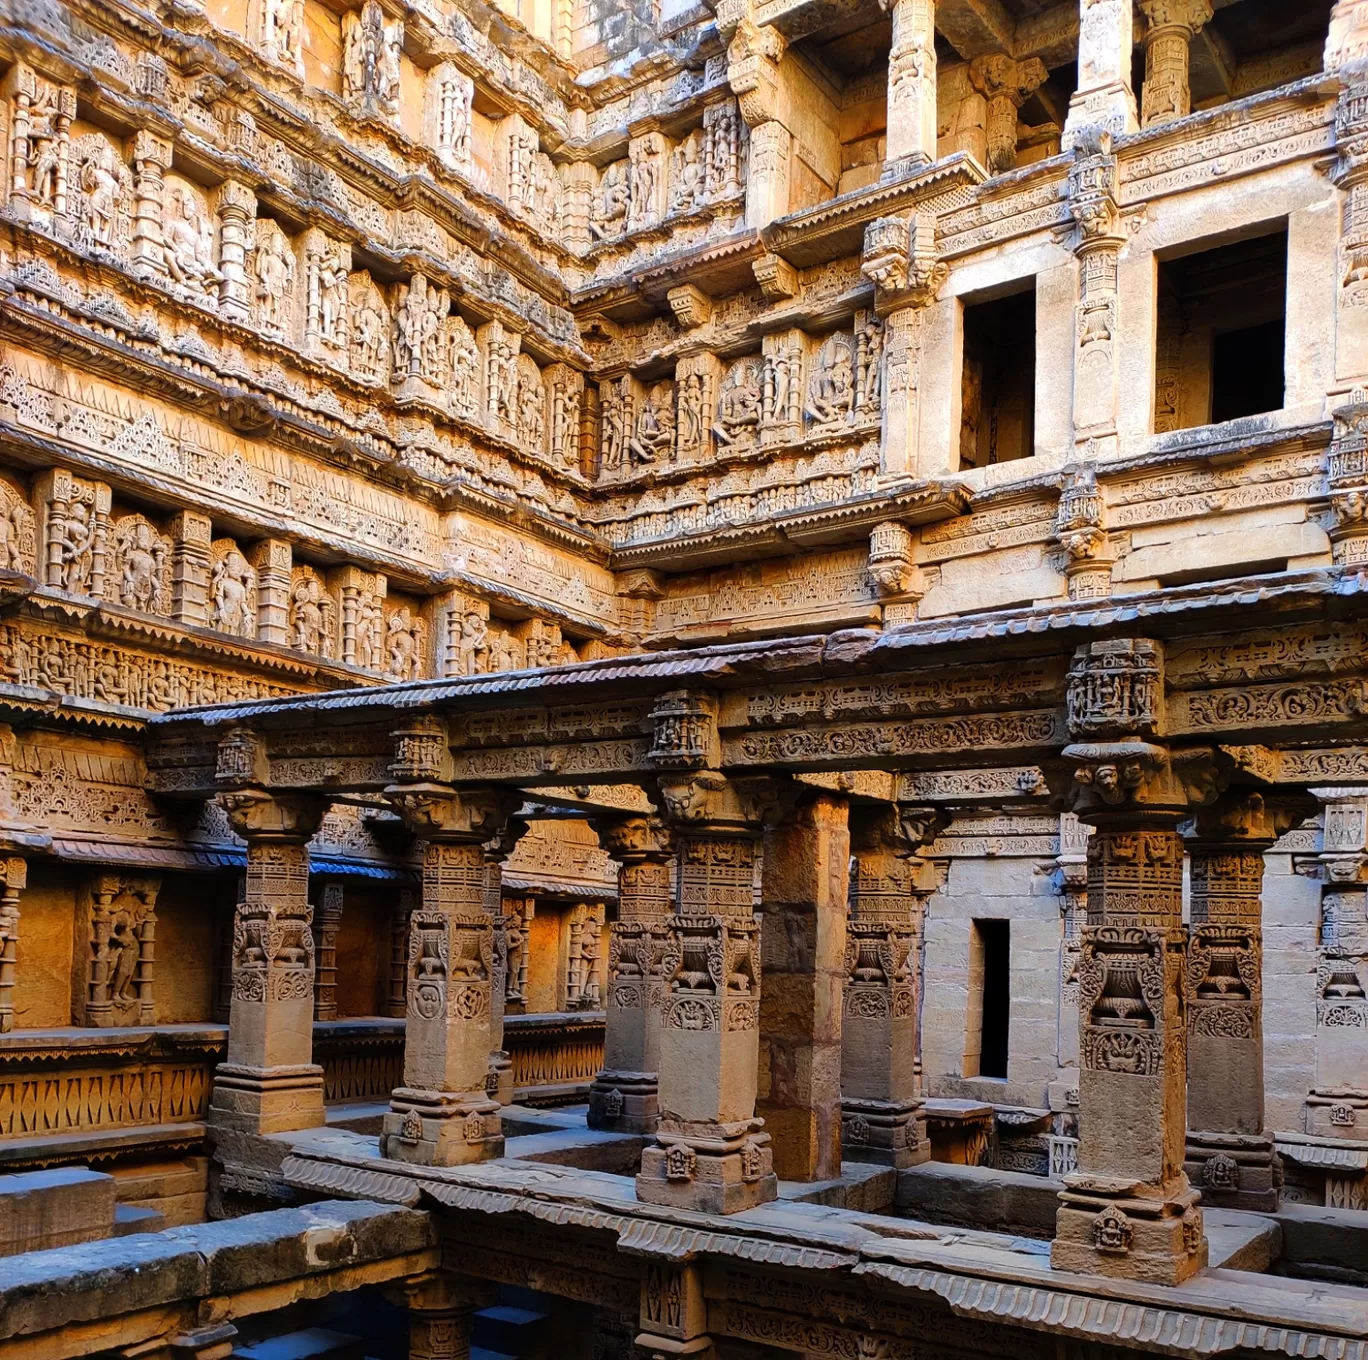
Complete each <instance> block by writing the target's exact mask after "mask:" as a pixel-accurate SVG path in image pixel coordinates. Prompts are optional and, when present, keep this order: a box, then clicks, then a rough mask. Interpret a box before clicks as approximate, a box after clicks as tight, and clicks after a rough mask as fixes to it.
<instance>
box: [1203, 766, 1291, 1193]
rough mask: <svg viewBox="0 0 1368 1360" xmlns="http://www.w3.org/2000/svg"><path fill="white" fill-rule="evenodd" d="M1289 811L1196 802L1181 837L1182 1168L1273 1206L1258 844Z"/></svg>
mask: <svg viewBox="0 0 1368 1360" xmlns="http://www.w3.org/2000/svg"><path fill="white" fill-rule="evenodd" d="M1279 814H1281V815H1279ZM1293 820H1294V816H1293V814H1292V812H1291V810H1290V809H1286V808H1283V809H1278V810H1276V811H1275V809H1274V808H1273V807H1271V806H1270V805H1269V804H1268V803H1266V802H1265V800H1264V798H1263V796H1262V795H1261V794H1258V793H1252V794H1248V795H1246V796H1245V797H1243V798H1239V799H1235V798H1232V799H1231V800H1229V801H1226V802H1224V803H1223V804H1218V805H1217V806H1216V807H1214V808H1211V809H1209V810H1204V811H1201V812H1199V813H1198V814H1197V822H1196V834H1195V835H1194V836H1193V837H1192V838H1191V839H1190V840H1189V841H1188V854H1189V857H1190V859H1191V882H1192V912H1191V919H1192V939H1191V943H1190V945H1189V948H1188V968H1187V1005H1188V1136H1187V1166H1186V1169H1187V1174H1188V1177H1189V1178H1190V1179H1191V1181H1192V1183H1193V1185H1195V1186H1197V1187H1198V1188H1199V1189H1200V1190H1201V1192H1202V1202H1203V1203H1204V1204H1215V1205H1220V1206H1223V1207H1226V1208H1231V1209H1254V1210H1271V1209H1276V1208H1277V1207H1278V1197H1279V1179H1280V1178H1279V1177H1278V1176H1277V1174H1276V1165H1275V1158H1274V1154H1273V1140H1272V1138H1271V1137H1270V1136H1269V1135H1268V1134H1266V1133H1265V1132H1264V1087H1263V900H1262V893H1263V872H1264V854H1265V852H1266V851H1267V850H1268V849H1269V847H1271V846H1272V844H1273V842H1274V841H1275V840H1277V838H1278V836H1279V835H1280V834H1281V833H1282V832H1283V831H1285V830H1287V828H1288V827H1289V826H1290V825H1291V824H1292V822H1293ZM1298 820H1299V819H1298Z"/></svg>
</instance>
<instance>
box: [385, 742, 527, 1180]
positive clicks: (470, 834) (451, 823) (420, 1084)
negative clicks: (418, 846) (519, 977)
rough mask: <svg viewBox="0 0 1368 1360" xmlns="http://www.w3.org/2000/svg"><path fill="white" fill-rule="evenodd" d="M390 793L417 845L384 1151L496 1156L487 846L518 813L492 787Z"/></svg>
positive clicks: (451, 1161)
mask: <svg viewBox="0 0 1368 1360" xmlns="http://www.w3.org/2000/svg"><path fill="white" fill-rule="evenodd" d="M403 735H405V736H406V735H408V734H403ZM403 745H404V742H403V739H402V737H401V742H400V746H401V750H402V749H403ZM398 767H399V762H396V768H398ZM387 796H388V797H389V799H390V801H391V802H392V803H393V804H394V805H395V807H396V808H397V809H398V810H399V811H400V812H401V814H402V815H403V817H404V819H405V821H406V822H407V823H408V825H409V826H410V827H411V828H412V829H413V831H414V833H415V834H416V835H418V836H420V837H421V838H422V839H423V840H424V842H425V843H426V848H425V850H424V852H423V881H422V895H421V900H420V902H419V904H418V906H417V907H416V908H415V909H414V911H413V913H412V915H411V916H410V918H409V944H408V970H407V983H408V992H407V1023H406V1025H405V1034H404V1084H403V1085H402V1086H401V1087H399V1088H397V1089H396V1090H395V1091H394V1092H393V1094H392V1096H391V1098H390V1112H389V1113H388V1114H387V1115H386V1116H385V1120H384V1126H383V1131H382V1133H381V1139H380V1146H381V1151H382V1153H383V1155H384V1156H386V1157H392V1158H395V1159H396V1160H399V1161H406V1162H417V1163H422V1164H424V1165H430V1166H455V1165H460V1164H463V1163H466V1162H474V1161H480V1160H482V1159H484V1158H486V1157H498V1156H500V1155H502V1153H503V1125H502V1120H501V1117H500V1114H499V1103H498V1101H497V1100H494V1099H492V1098H491V1097H490V1095H489V1094H488V1088H487V1081H488V1075H489V1055H490V1051H491V1047H492V1044H491V1035H492V1027H493V991H494V986H495V981H496V975H497V968H496V965H495V959H494V919H493V917H492V915H491V914H490V912H489V910H488V904H487V891H488V883H489V868H488V862H487V859H486V853H485V848H484V847H485V843H486V842H487V841H489V840H491V839H493V838H494V837H495V836H497V835H499V834H500V833H501V832H502V831H503V829H504V827H505V826H506V824H507V821H508V817H509V814H510V813H511V812H512V811H514V810H515V808H514V807H513V806H511V805H510V801H511V800H510V798H509V796H508V795H507V794H505V793H503V792H502V791H501V790H495V789H474V790H471V789H463V790H460V791H458V790H455V789H453V788H450V787H444V786H441V785H435V784H415V785H395V786H393V787H391V788H390V789H389V790H388V791H387Z"/></svg>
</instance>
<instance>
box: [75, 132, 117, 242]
mask: <svg viewBox="0 0 1368 1360" xmlns="http://www.w3.org/2000/svg"><path fill="white" fill-rule="evenodd" d="M80 186H81V192H82V193H83V194H84V195H85V199H84V209H85V210H84V214H83V215H84V219H85V225H86V229H87V230H88V231H89V233H90V239H91V242H92V244H94V245H97V246H102V247H103V248H104V249H105V250H112V249H113V248H114V242H115V233H116V231H117V229H118V223H119V200H120V198H121V196H122V194H123V182H122V181H121V180H120V178H119V175H118V172H117V170H116V169H115V165H114V148H113V147H111V146H110V145H109V143H108V142H101V143H100V145H99V146H98V147H97V148H96V149H95V151H94V152H93V154H91V155H89V156H87V157H86V159H85V160H84V161H83V162H82V163H81V167H80Z"/></svg>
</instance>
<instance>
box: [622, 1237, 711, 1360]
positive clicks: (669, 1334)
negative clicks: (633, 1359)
mask: <svg viewBox="0 0 1368 1360" xmlns="http://www.w3.org/2000/svg"><path fill="white" fill-rule="evenodd" d="M639 1320H640V1327H641V1331H640V1334H639V1335H638V1336H637V1337H636V1346H637V1349H636V1351H635V1354H637V1355H643V1354H644V1355H650V1356H659V1357H660V1358H661V1360H686V1357H687V1358H688V1360H713V1357H714V1355H715V1354H716V1352H715V1351H714V1349H713V1346H712V1340H711V1338H710V1337H709V1336H708V1335H707V1326H708V1304H707V1300H706V1299H705V1298H704V1297H703V1271H702V1268H701V1266H700V1265H699V1264H698V1263H697V1262H693V1261H688V1262H683V1263H681V1262H680V1261H679V1260H677V1259H670V1258H666V1259H648V1260H647V1261H646V1262H645V1264H644V1265H643V1266H642V1269H641V1310H640V1315H639Z"/></svg>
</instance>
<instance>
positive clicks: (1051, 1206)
mask: <svg viewBox="0 0 1368 1360" xmlns="http://www.w3.org/2000/svg"><path fill="white" fill-rule="evenodd" d="M1063 1188H1064V1187H1063V1185H1062V1184H1061V1183H1060V1182H1059V1181H1052V1180H1049V1179H1047V1178H1046V1177H1044V1176H1031V1175H1028V1174H1027V1173H1026V1172H1024V1171H998V1170H996V1169H995V1168H993V1167H987V1166H962V1165H959V1164H957V1163H951V1162H923V1163H922V1164H921V1165H920V1166H910V1167H907V1168H906V1169H904V1170H902V1171H899V1172H898V1189H897V1193H896V1195H895V1196H894V1200H893V1203H894V1205H895V1211H896V1212H898V1213H902V1214H905V1215H906V1216H907V1217H909V1218H920V1219H924V1220H926V1222H928V1223H951V1224H956V1225H958V1226H960V1227H966V1228H981V1229H985V1230H987V1231H989V1232H1005V1233H1019V1234H1020V1235H1021V1236H1023V1237H1037V1238H1042V1239H1048V1238H1050V1237H1053V1236H1054V1230H1055V1215H1056V1213H1058V1211H1059V1192H1060V1191H1061V1190H1062V1189H1063Z"/></svg>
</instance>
